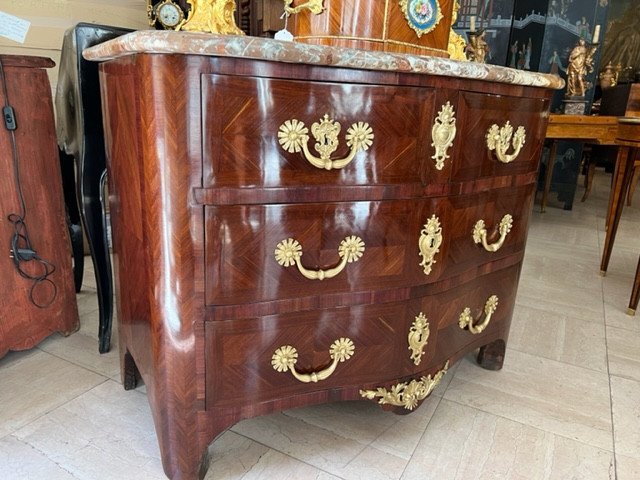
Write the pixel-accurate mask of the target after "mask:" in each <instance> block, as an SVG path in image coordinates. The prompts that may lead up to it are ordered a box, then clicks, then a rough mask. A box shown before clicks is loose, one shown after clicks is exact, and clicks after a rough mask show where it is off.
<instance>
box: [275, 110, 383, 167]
mask: <svg viewBox="0 0 640 480" xmlns="http://www.w3.org/2000/svg"><path fill="white" fill-rule="evenodd" d="M341 128H342V127H341V126H340V123H338V122H336V121H335V120H333V119H331V118H329V115H328V114H325V115H324V117H322V118H321V119H320V121H318V122H315V123H313V124H312V125H311V134H312V135H313V138H314V139H315V141H316V143H315V145H314V148H315V150H316V152H317V153H318V154H319V156H316V155H314V154H312V153H311V152H310V150H309V129H308V128H307V127H306V126H305V124H304V122H301V121H300V120H297V119H295V118H292V119H291V120H287V121H285V122H284V123H283V124H282V125H280V129H279V131H278V142H279V143H280V146H282V148H283V149H284V150H286V151H287V152H289V153H299V152H302V153H303V155H304V157H305V158H306V159H307V161H308V162H309V163H310V164H311V165H313V166H314V167H316V168H322V169H325V170H333V169H339V168H344V167H346V166H347V165H349V163H351V161H352V160H353V159H354V158H355V156H356V154H357V153H358V152H360V151H367V150H368V149H369V147H370V146H371V145H372V144H373V138H374V134H373V130H372V128H371V127H370V126H369V124H368V123H367V122H357V123H354V124H353V125H351V126H350V127H349V129H348V130H347V134H346V135H345V138H346V140H347V146H348V147H349V149H350V150H349V154H348V155H347V156H346V157H344V158H341V159H336V160H332V159H331V155H333V153H335V151H336V150H337V149H338V144H339V139H338V136H339V135H340V130H341Z"/></svg>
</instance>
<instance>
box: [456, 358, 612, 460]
mask: <svg viewBox="0 0 640 480" xmlns="http://www.w3.org/2000/svg"><path fill="white" fill-rule="evenodd" d="M444 398H446V399H447V400H452V401H455V402H458V403H461V404H465V405H468V406H471V407H474V408H477V409H479V410H482V411H485V412H488V413H492V414H494V415H498V416H501V417H505V418H508V419H511V420H514V421H517V422H521V423H524V424H526V425H530V426H533V427H536V428H540V429H542V430H545V431H547V432H551V433H555V434H557V435H561V436H564V437H567V438H571V439H574V440H577V441H579V442H582V443H586V444H589V445H592V446H595V447H598V448H600V449H604V450H609V451H611V450H612V435H611V415H610V400H609V382H608V376H607V375H606V374H604V373H599V372H595V371H593V370H587V369H585V368H580V367H575V366H573V365H568V364H566V363H560V362H556V361H553V360H548V359H545V358H541V357H537V356H533V355H529V354H526V353H521V352H518V351H516V350H511V349H508V350H507V354H506V356H505V364H504V367H503V369H502V370H500V371H498V372H492V371H487V370H483V369H481V368H478V367H477V366H476V365H473V364H472V363H471V361H470V359H469V357H467V358H465V359H464V360H463V363H461V365H460V367H459V368H458V370H457V371H456V374H455V376H454V378H453V380H452V381H451V384H450V385H449V388H448V389H447V391H446V392H445V395H444Z"/></svg>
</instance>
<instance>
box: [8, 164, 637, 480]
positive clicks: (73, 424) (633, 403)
mask: <svg viewBox="0 0 640 480" xmlns="http://www.w3.org/2000/svg"><path fill="white" fill-rule="evenodd" d="M609 178H610V177H608V176H605V175H604V173H602V172H599V174H598V178H597V183H596V186H595V192H594V193H593V194H592V196H591V198H590V199H589V200H588V201H587V202H586V203H584V204H581V203H579V202H577V203H576V204H575V209H574V210H573V211H571V212H565V211H561V210H558V209H550V210H549V211H548V212H547V213H546V214H540V213H537V208H536V212H535V213H534V214H533V221H532V225H531V230H530V236H529V245H528V250H527V255H526V259H525V266H524V269H523V273H522V278H521V284H520V289H519V293H518V298H517V308H516V312H515V315H514V319H513V324H512V328H511V335H510V338H509V344H508V351H507V356H506V360H505V365H504V368H503V369H502V370H501V371H499V372H491V371H486V370H483V369H481V368H480V367H478V366H477V365H476V364H475V361H474V356H473V355H469V356H467V357H466V358H465V359H463V360H462V361H461V362H459V364H458V365H456V366H455V367H453V368H452V369H451V370H450V373H449V374H448V375H447V377H445V378H446V381H444V382H443V384H442V385H441V386H440V387H439V388H438V390H437V392H436V393H435V394H434V395H433V396H432V397H431V398H430V399H428V400H427V401H426V402H425V403H424V404H423V405H422V407H420V408H419V409H418V410H417V411H416V412H414V413H413V414H411V415H408V416H395V415H392V414H388V413H384V412H382V411H381V410H380V409H379V408H378V407H377V406H376V405H374V404H372V403H371V402H347V403H339V404H329V405H321V406H317V407H310V408H300V409H295V410H290V411H287V412H284V413H281V414H274V415H269V416H265V417H259V418H255V419H251V420H246V421H243V422H241V423H239V424H237V425H235V426H234V427H233V428H232V429H231V430H230V431H228V432H226V433H225V434H224V435H223V436H222V437H221V438H219V439H218V440H217V441H216V442H215V443H214V444H213V445H212V446H211V451H212V458H213V459H212V464H211V468H210V470H209V473H208V475H207V477H206V478H207V479H210V480H211V479H240V478H242V479H264V480H272V479H295V480H297V479H300V480H307V479H321V480H329V479H340V478H343V479H356V480H360V479H367V480H373V479H403V480H410V479H420V480H423V479H433V480H444V479H459V480H466V479H473V480H476V479H487V480H494V479H532V480H541V479H559V480H567V479H576V480H589V479H594V480H599V479H603V480H604V479H613V478H617V479H618V480H636V479H638V478H640V316H639V317H629V316H627V315H625V313H624V312H625V309H626V306H627V302H628V299H629V294H630V291H631V285H632V277H633V275H634V272H635V266H636V262H637V258H638V255H639V254H640V248H639V247H640V245H639V244H638V238H639V236H640V209H638V208H627V209H626V210H625V212H624V215H623V222H622V225H621V227H620V231H619V234H618V239H617V241H616V246H615V249H614V253H613V258H612V262H611V266H610V269H609V275H608V276H607V277H606V278H602V277H600V275H599V274H598V271H599V260H600V251H601V246H602V243H603V241H604V232H603V227H604V214H605V206H606V199H607V195H608V179H609ZM579 194H581V192H579ZM636 204H640V198H639V199H636ZM85 278H86V282H87V283H86V287H85V289H84V290H83V292H82V293H81V294H80V295H79V296H78V303H79V306H80V313H81V315H82V328H81V330H80V331H79V332H78V333H76V334H74V335H72V336H71V337H69V338H62V337H60V336H54V337H52V338H50V339H48V340H46V341H45V342H43V343H42V344H41V345H40V346H39V347H38V348H35V349H33V350H31V351H28V352H19V353H11V354H9V355H7V356H6V357H5V358H3V359H2V360H0V479H19V480H23V479H38V480H40V479H43V478H46V479H47V480H57V479H60V480H63V479H65V480H66V479H86V480H102V479H113V480H128V479H136V480H143V479H149V480H152V479H162V478H164V475H163V473H162V467H161V464H160V458H159V452H158V446H157V443H156V438H155V433H154V429H153V422H152V420H151V414H150V410H149V406H148V403H147V399H146V395H145V390H144V386H142V387H140V388H138V389H137V390H136V391H132V392H125V391H124V390H123V389H122V386H121V385H120V380H119V367H118V359H117V354H116V352H115V351H112V352H111V353H109V354H106V355H98V354H97V342H96V331H97V305H96V301H95V288H94V285H93V284H92V281H93V279H92V273H91V272H90V271H89V272H87V275H86V277H85ZM114 345H117V342H114Z"/></svg>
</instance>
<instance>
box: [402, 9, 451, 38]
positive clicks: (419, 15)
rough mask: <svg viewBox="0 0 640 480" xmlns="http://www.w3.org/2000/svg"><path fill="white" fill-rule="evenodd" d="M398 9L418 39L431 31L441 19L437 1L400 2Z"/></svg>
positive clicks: (440, 10)
mask: <svg viewBox="0 0 640 480" xmlns="http://www.w3.org/2000/svg"><path fill="white" fill-rule="evenodd" d="M400 9H401V10H402V13H404V16H405V18H406V19H407V23H408V24H409V27H411V28H412V29H413V31H415V32H416V35H417V36H418V38H420V37H422V35H424V34H425V33H429V32H431V31H433V30H434V29H435V28H436V27H437V26H438V23H440V20H442V18H443V15H442V9H441V8H440V4H439V3H438V0H400Z"/></svg>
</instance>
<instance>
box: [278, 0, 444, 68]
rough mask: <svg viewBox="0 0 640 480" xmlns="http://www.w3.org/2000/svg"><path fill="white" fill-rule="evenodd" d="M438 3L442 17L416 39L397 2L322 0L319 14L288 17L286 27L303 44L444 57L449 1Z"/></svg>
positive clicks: (305, 13)
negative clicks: (436, 23) (288, 20)
mask: <svg viewBox="0 0 640 480" xmlns="http://www.w3.org/2000/svg"><path fill="white" fill-rule="evenodd" d="M301 3H302V2H301V1H297V2H294V5H297V4H301ZM438 3H439V4H440V8H441V12H442V15H443V18H442V19H441V20H440V22H439V23H438V25H437V26H436V28H435V29H434V30H432V31H431V32H429V33H425V34H423V35H421V36H420V37H418V34H417V33H416V32H415V31H414V30H412V29H411V27H409V24H408V21H407V19H406V18H405V15H404V13H402V10H401V9H400V5H399V2H398V1H390V0H384V1H382V0H324V2H323V5H324V8H325V10H324V11H323V12H322V13H320V14H317V15H316V14H312V13H310V12H309V11H307V10H304V11H302V12H300V13H298V14H295V15H292V17H291V19H290V22H289V25H290V29H291V32H292V33H293V35H294V36H295V37H296V40H297V41H302V42H305V43H312V44H316V45H333V46H339V47H349V48H361V49H364V50H381V51H389V52H400V53H411V54H418V55H430V56H438V57H448V54H447V45H448V43H449V31H450V27H451V17H452V9H453V0H440V1H439V2H438Z"/></svg>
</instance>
